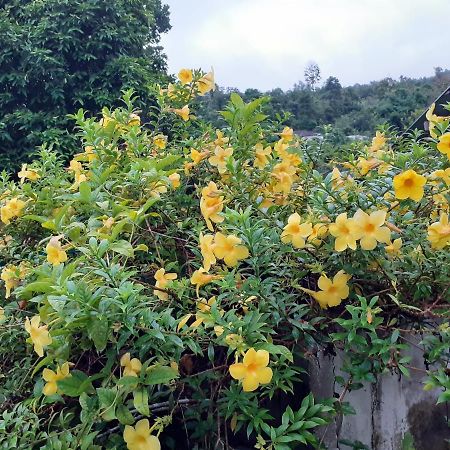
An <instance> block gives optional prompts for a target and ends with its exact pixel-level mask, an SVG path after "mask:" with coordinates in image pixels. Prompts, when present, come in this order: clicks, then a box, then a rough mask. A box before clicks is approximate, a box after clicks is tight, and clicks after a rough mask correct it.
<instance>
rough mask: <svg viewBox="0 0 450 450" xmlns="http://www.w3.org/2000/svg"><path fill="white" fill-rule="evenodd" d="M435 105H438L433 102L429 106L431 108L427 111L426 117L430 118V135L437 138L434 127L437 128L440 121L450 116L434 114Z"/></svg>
mask: <svg viewBox="0 0 450 450" xmlns="http://www.w3.org/2000/svg"><path fill="white" fill-rule="evenodd" d="M435 107H436V104H435V103H433V104H432V105H431V106H430V107H429V109H428V111H427V113H426V115H425V116H426V119H427V120H428V131H429V132H430V136H431V137H432V138H434V139H436V138H437V134H436V132H435V131H434V129H435V128H436V125H437V124H438V123H441V122H444V120H447V119H449V118H450V117H440V116H437V115H436V114H434V108H435Z"/></svg>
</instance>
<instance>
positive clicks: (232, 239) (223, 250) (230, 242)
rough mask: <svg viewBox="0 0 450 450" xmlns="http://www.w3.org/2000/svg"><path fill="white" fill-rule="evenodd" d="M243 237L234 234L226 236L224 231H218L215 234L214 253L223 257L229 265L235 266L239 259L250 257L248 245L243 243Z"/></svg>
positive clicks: (219, 257) (220, 257)
mask: <svg viewBox="0 0 450 450" xmlns="http://www.w3.org/2000/svg"><path fill="white" fill-rule="evenodd" d="M241 242H242V239H240V238H238V237H237V236H235V235H234V234H229V235H228V236H225V235H224V234H222V233H220V232H219V233H216V235H215V236H214V248H213V251H214V255H216V257H217V258H218V259H223V261H224V262H225V264H226V265H227V266H228V267H234V266H236V265H237V263H238V261H240V260H242V259H245V258H248V256H249V252H248V249H247V247H245V246H244V245H241Z"/></svg>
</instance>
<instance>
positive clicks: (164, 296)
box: [153, 268, 177, 300]
mask: <svg viewBox="0 0 450 450" xmlns="http://www.w3.org/2000/svg"><path fill="white" fill-rule="evenodd" d="M176 278H177V274H176V273H166V270H165V269H163V268H161V269H158V270H157V271H156V273H155V280H156V283H155V287H157V288H159V289H165V288H166V287H167V285H168V284H169V282H170V281H172V280H175V279H176ZM159 289H154V290H153V294H155V295H156V296H157V297H158V298H159V299H160V300H168V299H169V294H168V293H167V292H164V291H160V290H159Z"/></svg>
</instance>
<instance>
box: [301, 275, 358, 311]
mask: <svg viewBox="0 0 450 450" xmlns="http://www.w3.org/2000/svg"><path fill="white" fill-rule="evenodd" d="M350 278H351V275H347V274H346V273H345V272H344V271H343V270H340V271H339V272H338V273H337V274H336V275H335V276H334V277H333V281H331V280H330V279H329V278H328V277H327V276H326V275H325V274H323V275H322V276H321V277H320V278H319V280H318V282H317V285H318V287H319V289H320V291H318V292H315V291H311V290H310V289H306V288H301V289H302V291H304V292H306V293H308V294H310V295H311V296H312V297H313V298H314V299H315V300H316V301H317V302H318V303H319V305H320V307H321V308H328V307H329V306H338V305H340V304H341V302H342V300H344V299H346V298H347V297H348V295H349V293H350V290H349V287H348V285H347V282H348V280H349V279H350Z"/></svg>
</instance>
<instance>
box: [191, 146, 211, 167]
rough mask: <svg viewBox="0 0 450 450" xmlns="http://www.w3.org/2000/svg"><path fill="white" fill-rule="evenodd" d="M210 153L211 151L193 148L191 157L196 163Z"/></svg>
mask: <svg viewBox="0 0 450 450" xmlns="http://www.w3.org/2000/svg"><path fill="white" fill-rule="evenodd" d="M208 155H209V151H204V152H199V151H198V150H195V148H193V149H192V150H191V155H190V156H191V159H192V161H193V163H194V165H197V164H200V162H201V161H203V160H204V159H205V158H206V157H207V156H208Z"/></svg>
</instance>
